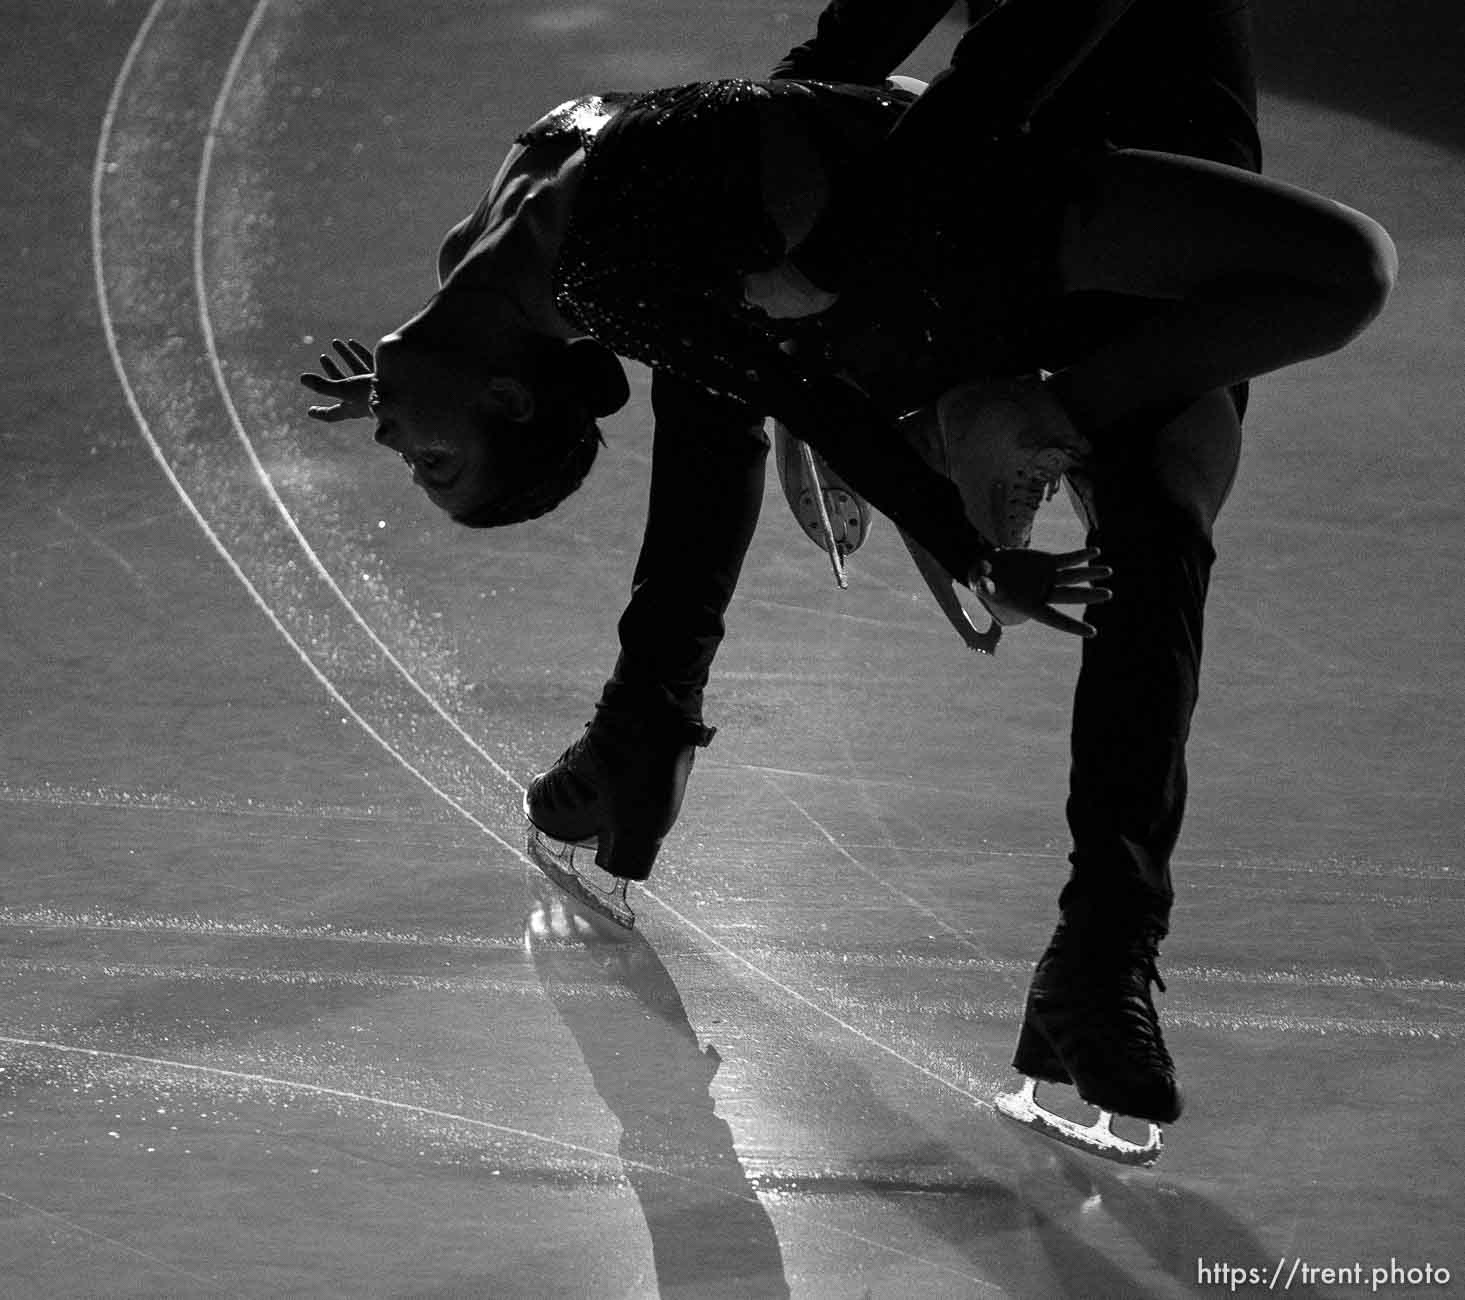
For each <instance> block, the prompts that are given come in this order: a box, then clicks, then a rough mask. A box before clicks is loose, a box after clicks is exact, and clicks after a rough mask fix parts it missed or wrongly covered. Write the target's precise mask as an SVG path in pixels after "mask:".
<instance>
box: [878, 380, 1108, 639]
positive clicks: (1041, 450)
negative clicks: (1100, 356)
mask: <svg viewBox="0 0 1465 1300" xmlns="http://www.w3.org/2000/svg"><path fill="white" fill-rule="evenodd" d="M901 427H902V431H903V432H904V433H905V435H906V438H907V439H908V440H909V441H910V444H911V446H913V447H914V448H915V449H916V451H918V452H919V453H920V454H921V456H922V457H923V458H924V459H925V460H926V462H927V463H928V464H929V465H931V466H932V468H934V469H937V470H939V471H940V472H941V473H942V474H944V475H946V477H947V478H949V479H951V481H952V482H953V483H955V484H956V487H957V490H958V491H959V492H960V493H961V498H962V503H963V505H964V506H965V507H966V514H967V518H968V519H969V520H970V521H971V523H972V526H973V527H974V528H976V530H977V531H978V532H979V533H981V535H982V536H983V537H985V538H986V539H987V540H988V541H989V542H991V543H992V545H994V546H997V547H1001V548H1004V549H1005V548H1010V547H1019V548H1020V547H1026V546H1027V545H1028V544H1029V543H1030V542H1031V541H1032V536H1033V523H1034V521H1035V520H1036V519H1037V515H1038V510H1039V508H1040V507H1041V506H1042V504H1043V502H1044V501H1046V500H1048V499H1050V498H1051V497H1052V496H1053V495H1054V494H1055V493H1056V492H1057V490H1058V487H1059V484H1060V483H1061V482H1062V480H1063V477H1064V475H1065V474H1068V473H1070V472H1071V471H1073V469H1074V467H1075V466H1077V465H1079V464H1080V463H1081V461H1082V459H1083V458H1084V457H1085V456H1086V455H1087V454H1088V451H1089V446H1088V443H1087V442H1085V441H1084V439H1083V438H1081V437H1080V436H1079V435H1078V434H1077V433H1076V432H1075V431H1074V429H1073V426H1072V425H1071V424H1070V423H1069V422H1068V418H1067V416H1066V415H1065V414H1064V413H1063V411H1062V409H1061V408H1060V407H1059V406H1058V404H1057V403H1056V402H1054V401H1053V399H1052V398H1050V397H1049V396H1048V395H1047V393H1046V392H1045V391H1044V390H1043V388H1042V385H1041V384H1040V383H1039V382H1038V381H1037V380H1036V379H1032V380H1021V379H1010V380H1001V381H983V382H980V383H973V384H963V385H961V386H960V387H958V388H953V389H950V390H949V391H947V392H946V393H945V394H943V395H942V397H941V399H940V400H939V401H938V402H937V403H936V410H935V414H934V417H933V416H932V414H931V413H930V412H925V411H921V412H916V413H914V414H912V415H910V416H907V417H906V418H905V420H903V421H902V426H901ZM901 539H902V540H903V541H904V542H905V545H906V549H907V550H908V551H909V552H910V553H911V558H912V559H913V560H914V561H915V562H916V569H917V570H918V572H919V573H920V575H921V577H922V578H923V579H924V580H925V583H926V586H927V587H929V588H930V591H931V594H932V595H933V596H934V597H935V598H936V603H937V605H938V606H940V609H941V612H942V613H943V614H945V615H946V618H947V621H948V622H949V623H950V624H951V626H952V627H953V628H955V629H956V633H957V635H958V636H960V637H961V639H962V640H963V641H964V642H965V643H966V644H967V646H968V647H970V648H971V649H973V650H975V651H977V652H978V653H979V654H994V653H995V652H996V650H997V643H998V642H999V641H1000V640H1001V638H1002V629H1003V627H1004V626H1011V625H1013V624H1015V623H1019V622H1022V621H1023V617H1022V616H1020V615H1017V614H1015V613H1014V612H1013V611H1011V610H1008V609H1005V608H1003V607H1001V606H999V605H997V604H995V603H989V602H987V601H985V600H982V598H981V597H980V596H977V597H976V599H977V600H978V601H980V603H981V604H982V607H983V609H984V610H985V612H986V615H987V623H988V626H987V629H986V630H985V631H982V630H981V629H979V628H978V627H977V625H976V624H975V623H974V622H973V621H972V618H971V615H970V613H969V612H968V611H967V608H966V606H965V605H964V604H963V603H962V600H961V597H960V595H959V594H958V591H959V589H964V588H960V585H959V584H958V583H957V582H955V581H954V580H953V578H952V577H951V575H950V574H949V573H947V572H946V570H945V569H944V568H942V566H941V564H940V562H939V561H937V559H936V558H935V556H933V555H932V554H931V553H930V552H929V551H927V550H926V548H925V547H923V546H922V545H921V544H920V543H919V542H917V541H916V540H915V538H913V537H912V536H911V535H910V534H909V533H907V532H906V531H905V530H904V529H902V530H901Z"/></svg>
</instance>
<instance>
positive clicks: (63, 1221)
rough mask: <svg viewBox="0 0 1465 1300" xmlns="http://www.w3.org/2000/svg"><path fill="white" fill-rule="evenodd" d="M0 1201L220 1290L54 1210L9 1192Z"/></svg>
mask: <svg viewBox="0 0 1465 1300" xmlns="http://www.w3.org/2000/svg"><path fill="white" fill-rule="evenodd" d="M0 1201H5V1202H7V1203H8V1204H10V1205H13V1206H15V1207H16V1209H18V1210H24V1211H25V1213H27V1214H34V1215H36V1216H37V1217H38V1218H42V1219H45V1220H46V1221H47V1222H48V1223H55V1224H59V1225H60V1226H61V1227H62V1228H63V1229H64V1230H65V1231H67V1232H77V1233H80V1234H81V1235H82V1236H84V1237H91V1238H92V1239H93V1240H95V1241H104V1242H106V1243H107V1245H109V1246H115V1247H116V1248H117V1249H118V1250H120V1251H122V1252H124V1253H125V1254H128V1255H135V1256H137V1258H138V1259H142V1260H146V1261H147V1262H148V1263H149V1264H153V1265H155V1266H156V1267H158V1268H161V1269H164V1270H166V1271H167V1272H169V1273H176V1274H178V1276H179V1277H186V1278H188V1279H189V1281H191V1282H202V1283H203V1284H204V1285H205V1286H207V1287H208V1288H209V1289H210V1290H212V1291H217V1290H218V1289H219V1280H218V1278H214V1277H204V1276H203V1274H201V1273H190V1272H189V1271H188V1270H187V1269H186V1268H179V1267H178V1265H177V1264H172V1263H169V1262H168V1261H167V1260H166V1259H163V1258H162V1257H161V1256H158V1255H153V1254H150V1253H149V1252H148V1251H146V1250H139V1249H138V1248H137V1247H136V1246H129V1245H128V1244H127V1243H126V1242H125V1241H118V1240H117V1238H116V1237H109V1236H107V1234H106V1233H105V1232H98V1231H97V1230H96V1229H95V1228H88V1227H87V1226H86V1225H85V1224H81V1223H78V1222H77V1221H76V1220H75V1219H71V1218H68V1217H67V1216H66V1215H64V1214H57V1213H56V1212H55V1211H54V1210H48V1209H45V1208H44V1207H42V1206H39V1205H34V1204H32V1203H31V1202H30V1201H23V1200H21V1199H20V1197H18V1196H11V1195H10V1193H9V1192H0Z"/></svg>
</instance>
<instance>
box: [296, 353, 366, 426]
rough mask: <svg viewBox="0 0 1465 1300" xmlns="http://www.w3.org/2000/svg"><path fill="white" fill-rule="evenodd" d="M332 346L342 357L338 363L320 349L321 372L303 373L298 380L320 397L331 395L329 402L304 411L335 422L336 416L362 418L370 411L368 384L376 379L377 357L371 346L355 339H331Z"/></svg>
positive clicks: (351, 418) (317, 417)
mask: <svg viewBox="0 0 1465 1300" xmlns="http://www.w3.org/2000/svg"><path fill="white" fill-rule="evenodd" d="M331 346H332V347H334V348H335V349H336V354H337V355H338V356H339V357H340V358H341V364H343V365H344V366H345V370H344V371H343V370H342V369H341V365H340V364H337V363H336V361H334V360H333V359H332V358H331V357H330V355H329V354H327V353H324V352H322V353H321V357H320V368H321V369H322V370H323V371H325V373H324V374H323V375H314V374H308V373H307V374H303V375H301V376H300V382H301V383H302V384H304V385H305V387H306V388H308V389H310V391H311V392H312V393H316V394H318V395H319V396H321V397H328V398H332V399H333V401H334V404H333V405H331V406H312V407H311V408H310V409H309V410H308V411H306V414H307V415H308V416H310V417H311V419H313V420H324V421H325V422H326V423H328V424H334V423H336V421H338V420H364V419H367V418H368V417H369V416H370V415H371V386H372V384H373V383H375V381H376V374H375V370H376V360H375V358H374V357H373V356H372V352H371V349H370V348H369V347H367V346H366V344H364V343H358V342H357V341H356V340H355V339H346V340H345V341H344V342H343V341H342V340H341V339H332V340H331Z"/></svg>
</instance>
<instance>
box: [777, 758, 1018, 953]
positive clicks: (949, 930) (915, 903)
mask: <svg viewBox="0 0 1465 1300" xmlns="http://www.w3.org/2000/svg"><path fill="white" fill-rule="evenodd" d="M768 784H769V785H771V786H772V787H773V790H774V793H775V794H777V795H779V796H780V797H781V798H782V799H783V800H784V801H785V802H786V803H788V804H789V805H790V807H792V808H793V809H794V811H795V812H797V813H798V814H799V816H800V817H802V818H803V819H804V820H805V821H807V822H808V823H809V825H810V826H812V827H813V828H814V829H815V830H816V831H818V832H819V834H820V835H821V836H823V838H824V839H825V841H827V843H828V844H829V847H830V848H832V849H833V850H834V851H835V852H836V853H837V854H839V856H840V857H842V858H843V859H844V860H845V861H846V862H848V863H849V864H850V866H852V867H853V868H854V869H855V870H856V871H858V872H859V873H860V874H861V875H862V876H864V877H865V879H866V880H870V881H873V882H874V883H875V884H877V885H879V886H880V888H881V889H883V890H884V891H885V892H886V893H887V894H889V895H890V896H891V897H892V898H897V899H899V900H900V901H901V902H902V903H904V904H905V905H906V906H907V907H909V908H911V909H912V910H913V911H915V912H918V913H920V915H922V916H924V917H925V918H926V920H928V921H930V922H931V923H932V924H933V925H935V926H937V927H938V928H939V929H941V930H942V931H944V932H945V933H946V934H947V935H948V936H950V937H951V938H952V939H955V940H956V941H957V942H958V943H959V944H961V946H962V947H964V948H968V949H970V950H971V951H972V952H974V953H976V954H977V955H978V956H979V957H980V958H981V959H982V960H983V961H986V960H987V958H986V954H985V953H984V952H983V951H982V949H981V948H980V947H979V946H978V945H977V943H976V942H975V941H974V940H973V939H972V937H971V936H970V935H969V934H967V933H966V932H965V931H964V930H961V929H958V928H957V927H956V926H954V925H952V924H951V922H950V921H948V920H947V919H946V918H945V917H944V916H942V915H941V914H940V913H939V912H937V911H936V910H935V909H934V908H932V907H931V906H930V905H929V904H928V903H923V902H922V901H921V900H920V899H919V898H916V897H915V896H914V895H913V894H908V893H906V892H905V890H903V889H900V888H898V887H897V886H895V885H893V884H891V882H890V881H889V880H887V879H886V878H885V877H884V876H882V875H880V874H879V872H877V871H874V870H872V869H871V868H869V867H867V866H866V865H865V864H864V863H863V862H861V861H860V860H859V858H857V857H855V855H854V854H853V853H851V852H850V851H849V850H848V849H847V848H845V847H844V845H843V844H841V843H840V842H839V840H838V839H836V838H835V836H834V833H833V832H832V831H830V829H829V828H828V827H827V826H825V825H824V823H823V822H821V821H820V820H819V819H818V818H817V817H815V816H814V814H813V813H811V812H810V811H809V810H808V809H807V808H805V807H804V805H803V804H801V803H800V802H799V801H798V800H797V799H795V798H794V797H793V795H791V794H789V793H788V791H787V790H784V789H783V788H782V787H781V786H779V784H778V783H777V782H776V781H774V780H773V779H772V777H769V778H768ZM1002 964H1003V965H1010V966H1012V967H1015V968H1016V969H1019V970H1023V971H1026V970H1028V969H1029V967H1028V966H1027V965H1021V966H1019V965H1018V963H1016V962H1011V963H1002Z"/></svg>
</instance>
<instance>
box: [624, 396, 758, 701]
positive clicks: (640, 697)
mask: <svg viewBox="0 0 1465 1300" xmlns="http://www.w3.org/2000/svg"><path fill="white" fill-rule="evenodd" d="M651 402H652V410H653V412H654V415H655V418H656V430H655V434H654V435H653V442H652V451H651V495H650V503H649V506H648V509H647V517H646V530H645V533H644V535H643V537H642V542H641V552H640V556H639V558H638V559H637V561H636V570H635V574H634V576H633V578H632V582H631V599H630V602H629V603H628V604H627V606H626V609H625V611H624V613H623V614H622V615H621V619H620V624H619V633H620V645H621V649H620V656H619V658H618V659H617V661H616V666H615V671H614V672H613V674H612V675H611V678H610V680H609V681H608V682H607V683H606V687H605V692H604V695H603V696H602V703H603V704H606V705H610V706H618V707H629V708H633V709H637V710H644V709H647V708H650V709H662V708H665V707H666V706H668V705H669V706H670V707H672V708H673V709H675V710H676V711H677V712H679V713H680V714H682V715H683V716H684V717H686V718H688V719H690V720H692V721H697V722H700V721H701V717H702V693H703V688H704V687H705V686H706V685H707V679H708V676H709V674H710V672H711V668H712V661H713V658H714V657H715V656H716V654H717V650H718V647H719V646H720V645H721V644H722V638H723V635H724V631H725V624H724V619H723V616H724V614H725V613H726V611H727V606H728V602H729V601H730V600H731V599H732V595H733V591H734V589H735V588H736V586H737V581H738V576H739V574H740V573H741V571H742V566H743V558H744V556H745V555H746V554H747V551H748V546H749V544H750V543H751V541H752V538H753V533H754V530H755V529H756V527H757V523H758V515H759V511H760V509H761V508H762V504H763V486H764V477H765V467H766V461H767V456H768V436H767V434H766V433H765V432H764V429H763V419H762V416H761V415H760V414H759V413H758V412H756V411H754V410H753V409H752V408H751V407H748V406H745V405H743V404H742V403H740V402H735V401H732V400H730V399H727V398H724V397H718V396H715V395H713V394H711V393H709V392H707V391H706V390H705V389H702V388H700V387H698V386H697V385H695V384H691V383H687V382H685V381H683V380H681V379H677V378H675V377H674V376H670V375H667V374H665V373H663V372H657V373H656V375H655V376H654V377H653V380H652V386H651Z"/></svg>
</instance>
